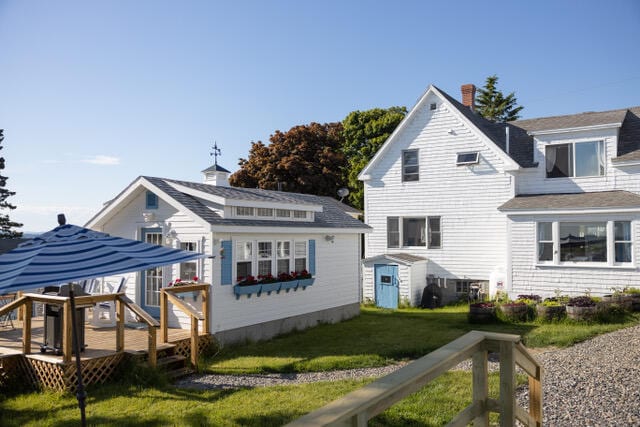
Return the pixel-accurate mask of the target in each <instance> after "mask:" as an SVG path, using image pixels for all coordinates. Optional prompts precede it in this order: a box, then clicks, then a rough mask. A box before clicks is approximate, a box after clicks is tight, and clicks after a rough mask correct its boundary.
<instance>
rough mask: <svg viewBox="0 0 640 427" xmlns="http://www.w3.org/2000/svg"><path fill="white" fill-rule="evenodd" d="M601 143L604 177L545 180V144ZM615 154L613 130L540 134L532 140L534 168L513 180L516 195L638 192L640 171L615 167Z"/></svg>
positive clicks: (522, 172)
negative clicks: (603, 146) (602, 145)
mask: <svg viewBox="0 0 640 427" xmlns="http://www.w3.org/2000/svg"><path fill="white" fill-rule="evenodd" d="M585 141H604V143H605V146H606V152H607V155H606V170H605V175H604V176H597V177H575V178H547V177H546V169H545V157H544V154H545V147H546V146H547V145H549V144H562V143H569V142H585ZM616 153H617V131H616V130H599V131H590V132H586V131H582V132H574V133H570V134H559V135H544V136H538V137H536V138H534V159H535V161H536V162H538V167H537V168H529V169H524V170H522V171H521V172H520V173H519V174H518V177H517V192H518V194H546V193H577V192H592V191H611V190H627V191H633V192H637V193H640V179H639V176H638V173H639V172H640V169H639V168H638V167H637V166H636V167H631V168H630V167H625V168H618V167H614V164H613V163H612V162H611V159H612V158H615V157H616Z"/></svg>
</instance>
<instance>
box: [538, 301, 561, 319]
mask: <svg viewBox="0 0 640 427" xmlns="http://www.w3.org/2000/svg"><path fill="white" fill-rule="evenodd" d="M536 313H537V314H538V318H539V319H541V320H543V321H547V322H550V321H552V320H560V319H562V318H563V317H565V316H566V315H567V308H566V307H565V306H564V305H542V304H538V305H537V306H536Z"/></svg>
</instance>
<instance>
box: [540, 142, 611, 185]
mask: <svg viewBox="0 0 640 427" xmlns="http://www.w3.org/2000/svg"><path fill="white" fill-rule="evenodd" d="M605 164H606V152H605V145H604V141H585V142H572V143H569V144H552V145H547V146H546V148H545V165H546V174H547V175H546V176H547V178H568V177H580V176H603V175H604V172H605Z"/></svg>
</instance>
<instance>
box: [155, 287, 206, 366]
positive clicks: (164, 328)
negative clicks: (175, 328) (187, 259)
mask: <svg viewBox="0 0 640 427" xmlns="http://www.w3.org/2000/svg"><path fill="white" fill-rule="evenodd" d="M209 287H210V285H209V284H207V283H198V284H193V285H183V286H173V287H170V288H162V289H161V292H160V331H161V332H160V333H161V339H162V342H165V343H166V342H167V341H168V339H169V332H168V328H169V304H168V303H169V301H170V302H171V303H172V304H173V305H174V306H175V307H176V308H178V309H179V310H180V311H182V312H183V313H185V314H186V315H188V316H189V318H190V319H191V365H192V366H193V368H194V369H196V370H197V369H198V354H199V350H198V347H199V337H200V333H199V330H198V329H199V327H198V324H199V322H202V332H203V333H205V334H208V333H209ZM192 292H200V296H201V297H202V310H201V311H197V310H196V309H195V308H194V307H192V306H191V305H188V304H187V303H185V302H184V300H182V299H180V298H178V297H177V296H176V295H178V294H184V293H192Z"/></svg>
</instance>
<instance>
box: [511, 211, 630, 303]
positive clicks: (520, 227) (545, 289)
mask: <svg viewBox="0 0 640 427" xmlns="http://www.w3.org/2000/svg"><path fill="white" fill-rule="evenodd" d="M616 219H620V220H629V219H632V220H633V223H632V230H633V238H634V243H633V244H634V248H633V249H634V252H633V253H634V260H635V265H636V266H638V265H640V264H639V262H640V245H639V244H638V243H639V242H640V223H639V222H638V220H639V219H640V217H638V216H637V215H636V216H633V217H629V216H624V215H617V216H613V215H608V216H603V215H601V216H594V215H589V216H585V215H582V216H562V217H553V218H551V217H548V216H547V217H544V218H541V217H538V218H535V217H514V219H513V223H512V226H511V233H512V243H511V248H512V262H513V267H512V285H511V286H512V289H511V290H510V292H509V294H510V296H512V297H515V296H517V295H518V294H538V295H541V296H545V297H548V296H553V295H554V293H555V292H556V290H559V291H560V292H561V293H562V294H569V295H572V296H576V295H584V293H585V292H586V291H590V292H591V293H592V294H593V295H603V294H610V293H611V292H612V288H618V289H621V288H623V287H625V286H633V287H640V275H639V274H638V270H637V268H621V267H602V268H594V267H586V266H585V267H565V266H536V240H535V229H536V221H607V220H616Z"/></svg>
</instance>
